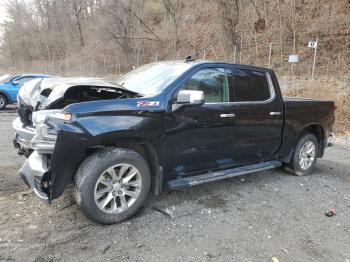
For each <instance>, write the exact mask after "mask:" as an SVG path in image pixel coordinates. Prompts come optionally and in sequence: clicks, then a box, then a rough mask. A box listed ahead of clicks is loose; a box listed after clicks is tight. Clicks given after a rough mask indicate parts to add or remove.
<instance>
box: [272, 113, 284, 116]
mask: <svg viewBox="0 0 350 262" xmlns="http://www.w3.org/2000/svg"><path fill="white" fill-rule="evenodd" d="M280 115H281V112H270V116H280Z"/></svg>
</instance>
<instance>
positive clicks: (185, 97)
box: [176, 90, 204, 105]
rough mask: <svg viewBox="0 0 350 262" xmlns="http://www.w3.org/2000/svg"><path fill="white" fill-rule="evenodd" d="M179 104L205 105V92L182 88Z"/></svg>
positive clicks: (178, 98) (179, 94) (177, 101)
mask: <svg viewBox="0 0 350 262" xmlns="http://www.w3.org/2000/svg"><path fill="white" fill-rule="evenodd" d="M176 103H177V104H190V105H203V104H204V93H203V91H197V90H181V91H180V92H179V93H178V95H177V99H176Z"/></svg>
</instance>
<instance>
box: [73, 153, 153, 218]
mask: <svg viewBox="0 0 350 262" xmlns="http://www.w3.org/2000/svg"><path fill="white" fill-rule="evenodd" d="M150 186H151V175H150V171H149V167H148V165H147V162H146V161H145V160H144V158H143V157H142V156H141V155H139V154H138V153H137V152H135V151H132V150H129V149H120V148H116V149H108V150H105V151H102V152H98V153H96V154H93V155H91V156H90V157H88V158H87V159H86V160H85V161H84V162H83V163H82V164H81V166H80V167H79V169H78V171H77V174H76V176H75V194H74V195H75V198H76V202H77V203H78V205H79V206H80V208H81V210H82V212H83V213H84V214H85V215H86V216H87V217H89V218H90V219H92V220H93V221H95V222H98V223H102V224H113V223H117V222H120V221H123V220H125V219H127V218H129V217H131V216H132V215H134V214H135V213H136V212H137V211H138V210H139V209H140V208H141V207H142V205H143V204H144V202H145V200H146V198H147V196H148V193H149V190H150Z"/></svg>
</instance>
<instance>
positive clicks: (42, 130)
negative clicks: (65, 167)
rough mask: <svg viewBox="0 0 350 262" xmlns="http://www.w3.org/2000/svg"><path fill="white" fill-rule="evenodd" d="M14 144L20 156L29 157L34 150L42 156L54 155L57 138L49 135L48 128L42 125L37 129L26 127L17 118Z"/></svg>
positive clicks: (14, 122) (13, 125) (14, 127)
mask: <svg viewBox="0 0 350 262" xmlns="http://www.w3.org/2000/svg"><path fill="white" fill-rule="evenodd" d="M12 127H13V144H14V146H15V147H16V148H19V154H24V155H26V156H27V157H28V156H29V155H30V153H31V152H32V151H34V150H37V151H38V152H39V153H40V154H52V152H53V149H54V147H55V142H56V136H55V135H50V134H48V133H47V126H46V125H45V124H42V125H40V126H38V127H37V128H34V127H30V126H25V125H24V124H23V123H22V122H21V120H20V118H18V117H17V118H16V119H15V120H14V121H13V124H12Z"/></svg>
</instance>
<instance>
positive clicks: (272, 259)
mask: <svg viewBox="0 0 350 262" xmlns="http://www.w3.org/2000/svg"><path fill="white" fill-rule="evenodd" d="M271 261H272V262H279V260H278V258H277V257H272V258H271Z"/></svg>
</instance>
